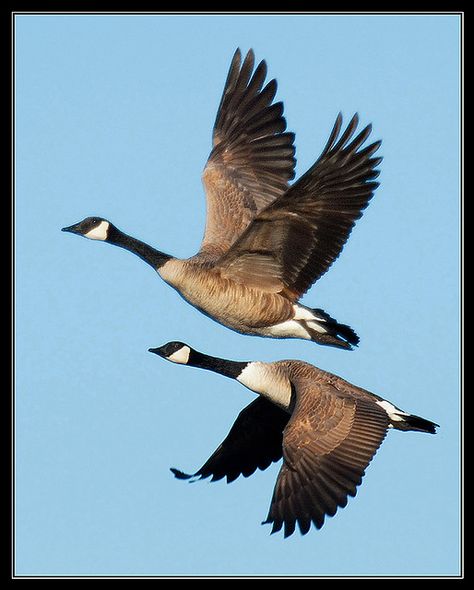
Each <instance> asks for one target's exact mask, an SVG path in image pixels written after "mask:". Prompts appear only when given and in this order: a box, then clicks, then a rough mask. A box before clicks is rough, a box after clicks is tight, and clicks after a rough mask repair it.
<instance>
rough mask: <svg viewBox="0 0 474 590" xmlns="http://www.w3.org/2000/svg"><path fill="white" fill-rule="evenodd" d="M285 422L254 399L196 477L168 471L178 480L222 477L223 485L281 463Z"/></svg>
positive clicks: (262, 401) (277, 411) (285, 418)
mask: <svg viewBox="0 0 474 590" xmlns="http://www.w3.org/2000/svg"><path fill="white" fill-rule="evenodd" d="M289 419H290V415H289V414H288V413H287V412H285V411H284V410H282V409H281V408H279V407H278V406H275V405H274V404H272V403H271V402H269V401H267V400H266V399H265V398H263V397H258V398H257V399H255V400H254V401H253V402H252V403H250V404H249V405H248V406H247V407H246V408H244V409H243V410H242V411H241V412H240V414H239V415H238V417H237V419H236V421H235V422H234V425H233V426H232V428H231V429H230V432H229V434H228V435H227V436H226V438H225V439H224V441H223V442H222V443H221V444H220V445H219V447H218V448H217V449H216V450H215V452H214V453H213V454H212V455H211V457H210V458H209V459H208V460H207V461H206V463H204V465H203V466H202V467H201V468H200V469H199V470H198V471H196V473H194V474H186V473H183V472H182V471H179V470H178V469H174V468H172V469H171V471H172V472H173V473H174V474H175V476H176V477H177V478H178V479H191V478H205V477H209V476H212V481H215V480H218V479H222V478H223V477H226V478H227V483H229V482H231V481H233V480H234V479H236V478H237V477H239V475H243V476H244V477H248V476H249V475H252V473H253V472H254V471H255V470H256V469H257V468H259V469H262V470H263V469H266V468H267V467H268V466H269V465H270V464H271V463H272V462H273V461H278V460H279V459H281V456H282V452H283V451H282V439H283V429H284V428H285V426H286V424H287V422H288V420H289Z"/></svg>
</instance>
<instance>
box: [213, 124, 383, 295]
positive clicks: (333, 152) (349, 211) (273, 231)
mask: <svg viewBox="0 0 474 590" xmlns="http://www.w3.org/2000/svg"><path fill="white" fill-rule="evenodd" d="M357 125H358V116H357V115H354V117H353V118H352V120H351V121H350V123H349V125H348V126H347V128H346V129H345V131H344V132H343V133H342V134H341V135H340V137H339V134H340V131H341V127H342V117H341V115H339V116H338V117H337V120H336V123H335V125H334V128H333V130H332V132H331V134H330V138H329V141H328V142H327V144H326V147H325V148H324V150H323V153H322V154H321V156H320V157H319V159H318V160H317V162H316V163H315V164H314V165H313V166H312V167H311V168H310V169H309V170H308V171H307V172H306V174H304V175H303V176H302V177H301V178H300V179H299V180H298V181H297V182H296V183H295V184H294V185H293V186H292V187H291V188H289V189H288V190H287V191H286V192H285V194H284V195H282V196H281V197H280V198H278V199H277V200H276V201H274V202H273V203H271V204H270V205H269V206H268V207H266V208H265V209H264V210H263V211H261V212H260V213H259V214H258V215H257V216H256V217H255V219H254V220H253V222H252V223H251V224H250V225H249V227H248V228H247V229H246V231H245V232H244V233H243V234H242V235H241V236H240V238H238V239H237V240H236V242H235V244H234V245H233V246H232V247H231V248H230V249H229V251H228V252H227V253H226V254H224V255H223V256H222V257H221V259H220V260H219V261H218V262H217V264H216V266H218V267H219V268H220V269H221V272H222V274H223V275H224V276H226V277H228V278H232V279H233V280H236V281H240V282H244V283H246V284H247V285H248V286H254V287H256V288H261V289H263V290H271V291H275V292H280V291H282V292H283V293H284V294H285V295H286V296H287V297H288V298H289V299H291V300H297V299H299V297H301V296H302V295H303V294H304V293H305V292H306V291H307V290H308V289H309V287H310V286H311V285H312V284H313V283H314V282H315V281H316V280H317V279H319V278H320V277H321V276H322V275H323V274H324V273H325V272H326V271H327V270H328V269H329V267H330V266H331V264H332V263H333V262H334V260H335V259H336V258H337V257H338V256H339V254H340V253H341V251H342V248H343V247H344V244H345V243H346V241H347V239H348V237H349V235H350V233H351V231H352V228H353V227H354V224H355V221H356V220H357V219H359V218H360V217H361V216H362V211H363V210H364V209H365V207H367V205H368V203H369V201H370V199H371V198H372V196H373V194H374V190H375V188H376V187H377V186H378V183H377V182H374V178H376V177H377V176H378V175H379V171H378V170H376V169H375V168H376V166H378V164H380V162H381V158H373V157H372V156H373V154H374V153H375V152H376V151H377V149H378V148H379V147H380V143H381V142H379V141H377V142H374V143H372V144H370V145H368V146H367V147H365V148H363V149H361V148H362V145H363V144H364V142H365V141H366V140H367V138H368V136H369V134H370V132H371V126H370V125H368V126H367V127H365V128H364V129H363V130H362V131H361V132H360V133H359V134H358V135H357V136H356V137H355V138H353V135H354V133H355V131H356V128H357ZM256 265H258V268H259V272H258V274H256V273H255V272H254V271H253V268H254V267H255V266H256Z"/></svg>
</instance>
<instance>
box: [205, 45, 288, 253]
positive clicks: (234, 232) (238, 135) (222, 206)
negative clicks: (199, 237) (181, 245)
mask: <svg viewBox="0 0 474 590" xmlns="http://www.w3.org/2000/svg"><path fill="white" fill-rule="evenodd" d="M266 75H267V66H266V63H265V62H264V61H262V62H260V63H259V65H258V66H257V67H256V68H255V71H254V53H253V51H252V50H250V51H249V52H248V53H247V55H246V57H245V59H244V61H243V63H241V54H240V50H239V49H237V51H236V52H235V54H234V57H233V59H232V63H231V66H230V70H229V74H228V76H227V80H226V83H225V87H224V92H223V95H222V99H221V102H220V105H219V109H218V112H217V118H216V122H215V125H214V131H213V149H212V152H211V154H210V156H209V159H208V161H207V164H206V167H205V169H204V172H203V183H204V187H205V191H206V201H207V218H206V229H205V233H204V238H203V242H202V245H201V250H200V253H201V254H207V255H208V256H210V257H211V258H212V257H215V256H217V255H220V254H222V253H223V252H225V251H226V250H227V249H228V248H229V246H230V245H231V244H232V243H233V242H234V241H235V239H236V238H237V237H238V236H239V235H240V234H241V233H242V232H243V231H244V229H245V228H246V227H247V226H248V224H249V223H250V221H251V220H252V219H253V218H254V217H255V215H256V214H257V213H259V212H260V211H261V210H262V209H263V208H264V207H266V206H267V205H269V204H270V203H271V202H272V201H274V200H275V199H276V198H278V197H279V196H280V195H282V194H283V193H284V192H285V191H286V189H287V188H288V181H289V180H291V179H292V178H294V166H295V158H294V154H295V148H294V147H293V141H294V134H293V133H288V132H285V129H286V120H285V118H284V117H283V104H282V103H281V102H277V103H275V104H272V101H273V98H274V96H275V93H276V89H277V83H276V80H270V82H268V84H266V85H265V86H263V85H264V82H265V77H266Z"/></svg>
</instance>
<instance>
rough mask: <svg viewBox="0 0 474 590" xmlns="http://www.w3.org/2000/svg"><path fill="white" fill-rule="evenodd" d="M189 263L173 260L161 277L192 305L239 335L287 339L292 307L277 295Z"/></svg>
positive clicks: (162, 268) (165, 267)
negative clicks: (275, 328) (285, 325)
mask: <svg viewBox="0 0 474 590" xmlns="http://www.w3.org/2000/svg"><path fill="white" fill-rule="evenodd" d="M185 263H186V261H174V260H173V261H172V262H170V263H166V264H165V265H164V266H163V267H161V268H160V269H159V271H158V272H159V274H160V276H161V277H162V278H163V280H165V281H166V282H167V283H168V284H169V285H170V286H172V287H173V288H174V289H176V290H177V291H178V292H179V293H180V295H181V296H182V297H183V298H184V299H185V300H186V301H188V302H189V303H190V304H191V305H193V306H194V307H196V308H197V309H199V310H200V311H201V312H202V313H204V314H205V315H207V316H209V317H211V318H212V319H214V320H215V321H217V322H219V323H221V324H223V325H224V326H227V327H229V328H231V329H233V330H236V331H237V332H241V333H244V334H259V335H262V336H273V337H276V338H279V337H280V338H282V337H283V338H284V337H286V336H287V335H286V334H285V333H284V332H285V328H279V329H277V332H281V333H275V334H272V333H271V327H272V326H275V325H280V324H285V323H286V322H287V321H288V320H290V319H291V317H292V316H293V314H294V310H293V304H292V303H291V302H290V301H289V300H288V299H286V298H284V297H282V296H281V295H279V294H278V293H267V292H264V291H259V290H257V289H252V288H248V287H246V286H245V285H242V284H240V283H236V282H234V281H231V280H230V279H225V278H222V277H221V276H220V275H219V274H217V273H216V272H214V271H212V270H207V269H206V270H204V269H200V268H196V269H193V268H192V267H191V266H190V265H186V264H185Z"/></svg>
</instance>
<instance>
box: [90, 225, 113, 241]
mask: <svg viewBox="0 0 474 590" xmlns="http://www.w3.org/2000/svg"><path fill="white" fill-rule="evenodd" d="M109 226H110V223H109V222H108V221H105V220H102V221H101V222H100V223H99V225H96V226H95V227H93V228H92V229H91V230H89V231H88V232H87V233H86V234H84V237H85V238H89V240H102V241H105V240H106V239H107V234H108V232H109Z"/></svg>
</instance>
